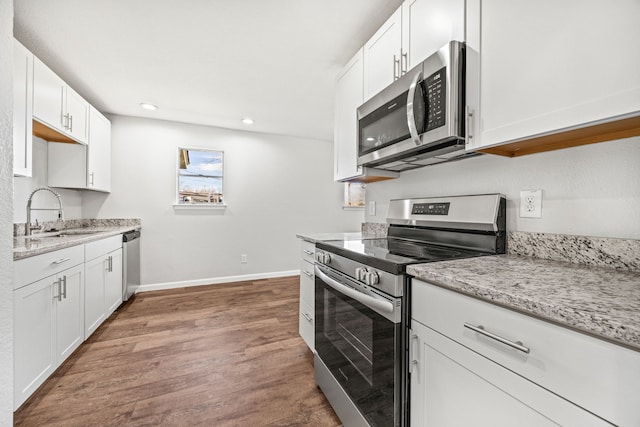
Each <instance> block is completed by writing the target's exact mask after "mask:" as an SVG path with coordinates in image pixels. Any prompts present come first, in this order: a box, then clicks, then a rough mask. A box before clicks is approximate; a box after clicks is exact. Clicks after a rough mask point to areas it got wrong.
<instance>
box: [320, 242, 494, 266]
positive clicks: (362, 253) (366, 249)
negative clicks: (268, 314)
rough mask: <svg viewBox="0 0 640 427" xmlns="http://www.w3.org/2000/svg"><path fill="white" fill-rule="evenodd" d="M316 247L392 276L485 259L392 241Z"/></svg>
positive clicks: (477, 253)
mask: <svg viewBox="0 0 640 427" xmlns="http://www.w3.org/2000/svg"><path fill="white" fill-rule="evenodd" d="M316 246H317V247H318V248H320V249H323V250H325V251H328V252H333V253H337V254H338V255H342V256H344V257H347V258H349V259H353V260H355V261H358V262H361V263H363V264H366V265H370V266H371V267H374V268H379V269H381V270H384V271H388V272H389V273H393V274H404V273H405V271H406V266H407V265H409V264H421V263H425V262H436V261H445V260H450V259H461V258H470V257H475V256H481V255H487V253H485V252H480V251H472V250H467V249H458V248H452V247H446V246H438V245H434V244H429V243H422V242H415V241H410V240H403V239H395V238H391V237H388V238H380V239H362V240H350V241H342V240H332V241H325V242H318V243H317V244H316Z"/></svg>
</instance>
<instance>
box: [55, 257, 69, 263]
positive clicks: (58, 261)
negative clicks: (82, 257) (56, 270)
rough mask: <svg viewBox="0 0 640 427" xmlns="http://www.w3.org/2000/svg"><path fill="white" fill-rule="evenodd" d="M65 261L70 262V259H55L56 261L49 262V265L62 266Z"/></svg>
mask: <svg viewBox="0 0 640 427" xmlns="http://www.w3.org/2000/svg"><path fill="white" fill-rule="evenodd" d="M67 261H71V258H60V259H57V260H55V261H53V262H51V264H62V263H65V262H67Z"/></svg>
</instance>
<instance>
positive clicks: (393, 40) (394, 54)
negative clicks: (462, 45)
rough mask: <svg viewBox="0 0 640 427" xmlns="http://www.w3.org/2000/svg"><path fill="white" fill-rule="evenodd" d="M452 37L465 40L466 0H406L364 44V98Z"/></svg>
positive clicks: (378, 90) (380, 88)
mask: <svg viewBox="0 0 640 427" xmlns="http://www.w3.org/2000/svg"><path fill="white" fill-rule="evenodd" d="M451 40H458V41H464V0H406V1H405V2H404V3H403V4H402V6H401V7H400V8H398V10H396V11H395V12H394V13H393V15H391V17H390V18H389V19H388V20H387V21H386V22H385V23H384V24H383V25H382V27H380V29H378V31H376V33H375V34H374V35H373V37H371V38H370V39H369V41H368V42H367V43H366V44H365V45H364V100H365V101H366V100H367V99H369V98H371V97H372V96H373V95H375V94H376V93H378V92H380V91H381V90H382V89H384V88H385V87H387V86H388V85H389V84H391V83H393V81H394V80H396V79H398V78H399V77H401V76H402V75H404V74H405V73H406V72H407V71H408V70H410V69H411V68H413V67H414V66H416V65H417V64H418V63H420V62H421V61H423V60H424V59H426V58H427V57H428V56H429V55H431V54H432V53H434V52H435V51H437V50H438V49H439V48H441V47H442V46H444V45H445V44H446V43H448V42H449V41H451Z"/></svg>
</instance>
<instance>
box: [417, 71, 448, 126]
mask: <svg viewBox="0 0 640 427" xmlns="http://www.w3.org/2000/svg"><path fill="white" fill-rule="evenodd" d="M422 84H423V88H424V90H425V94H426V96H425V98H426V102H427V108H426V110H427V129H426V130H427V131H429V130H431V129H436V128H439V127H441V126H444V125H445V124H446V123H445V122H446V117H447V111H446V108H447V107H446V105H447V67H443V68H441V69H440V70H438V71H436V72H435V73H433V74H431V75H430V76H429V77H427V78H426V79H424V81H423V82H422Z"/></svg>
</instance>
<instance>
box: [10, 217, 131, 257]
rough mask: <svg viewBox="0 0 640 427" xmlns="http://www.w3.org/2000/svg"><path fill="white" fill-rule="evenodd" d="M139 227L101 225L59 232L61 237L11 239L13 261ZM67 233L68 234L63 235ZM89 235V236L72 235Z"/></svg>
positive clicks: (48, 234) (44, 235)
mask: <svg viewBox="0 0 640 427" xmlns="http://www.w3.org/2000/svg"><path fill="white" fill-rule="evenodd" d="M140 228H141V227H140V225H139V224H138V225H103V226H94V227H91V226H90V227H82V228H71V229H64V230H60V232H61V233H62V236H52V234H55V233H42V234H34V235H33V236H31V237H25V236H17V237H14V238H13V260H14V261H17V260H20V259H23V258H28V257H32V256H35V255H40V254H44V253H47V252H53V251H57V250H59V249H63V248H67V247H70V246H76V245H80V244H84V243H89V242H93V241H96V240H100V239H104V238H105V237H110V236H115V235H118V234H123V233H126V232H127V231H133V230H140ZM65 233H68V234H65ZM74 233H91V234H74Z"/></svg>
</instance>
